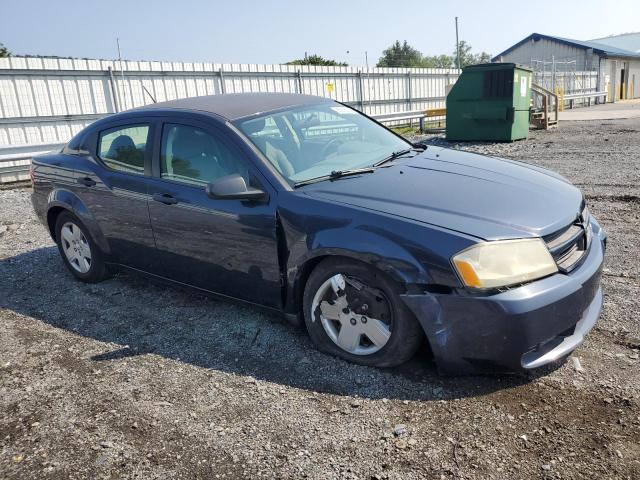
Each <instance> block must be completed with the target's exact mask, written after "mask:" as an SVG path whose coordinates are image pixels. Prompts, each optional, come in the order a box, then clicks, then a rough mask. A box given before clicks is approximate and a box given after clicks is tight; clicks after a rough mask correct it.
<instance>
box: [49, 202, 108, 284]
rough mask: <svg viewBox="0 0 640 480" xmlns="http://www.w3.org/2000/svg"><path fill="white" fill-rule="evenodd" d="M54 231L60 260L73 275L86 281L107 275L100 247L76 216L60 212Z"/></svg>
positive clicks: (89, 281) (98, 280) (96, 279)
mask: <svg viewBox="0 0 640 480" xmlns="http://www.w3.org/2000/svg"><path fill="white" fill-rule="evenodd" d="M55 233H56V243H57V244H58V251H59V252H60V256H61V257H62V261H63V262H64V264H65V265H66V266H67V268H68V269H69V271H70V272H71V273H72V274H73V276H74V277H76V278H77V279H78V280H81V281H83V282H86V283H97V282H101V281H102V280H104V279H106V278H108V277H109V272H108V270H107V266H106V264H105V263H104V258H103V255H102V252H101V251H100V248H99V247H98V245H96V242H95V241H94V240H93V237H91V235H90V234H89V230H87V227H85V226H84V224H83V223H82V222H81V221H80V219H79V218H78V217H76V216H75V215H73V214H72V213H71V212H62V213H61V214H60V215H58V218H57V219H56V227H55Z"/></svg>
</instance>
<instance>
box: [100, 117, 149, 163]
mask: <svg viewBox="0 0 640 480" xmlns="http://www.w3.org/2000/svg"><path fill="white" fill-rule="evenodd" d="M148 137H149V125H127V126H126V127H116V128H112V129H110V130H105V131H103V132H100V138H99V140H98V156H99V157H100V159H101V160H102V161H103V162H104V163H105V165H107V167H109V168H111V169H113V170H118V171H121V172H127V173H137V174H140V175H142V174H144V157H145V150H146V148H147V140H148Z"/></svg>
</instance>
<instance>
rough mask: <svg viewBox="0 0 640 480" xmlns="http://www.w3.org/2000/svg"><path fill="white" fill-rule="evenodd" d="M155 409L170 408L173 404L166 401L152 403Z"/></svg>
mask: <svg viewBox="0 0 640 480" xmlns="http://www.w3.org/2000/svg"><path fill="white" fill-rule="evenodd" d="M153 404H154V405H155V406H156V407H170V406H171V405H173V403H171V402H166V401H164V400H163V401H161V402H154V403H153Z"/></svg>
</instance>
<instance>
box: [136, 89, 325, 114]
mask: <svg viewBox="0 0 640 480" xmlns="http://www.w3.org/2000/svg"><path fill="white" fill-rule="evenodd" d="M331 102H333V100H331V99H328V98H323V97H316V96H313V95H301V94H297V93H229V94H222V95H207V96H203V97H190V98H182V99H179V100H171V101H168V102H159V103H152V104H150V105H146V106H144V107H139V108H136V109H134V110H135V111H145V110H155V109H163V110H164V109H178V110H195V111H201V112H209V113H214V114H216V115H219V116H221V117H224V118H226V119H227V120H237V119H239V118H243V117H249V116H251V115H255V114H258V113H266V112H270V111H273V110H280V109H282V108H287V107H298V106H304V105H317V104H318V103H331Z"/></svg>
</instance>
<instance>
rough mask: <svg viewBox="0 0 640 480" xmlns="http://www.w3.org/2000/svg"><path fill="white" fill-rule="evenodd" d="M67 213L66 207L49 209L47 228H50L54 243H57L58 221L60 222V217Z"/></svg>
mask: <svg viewBox="0 0 640 480" xmlns="http://www.w3.org/2000/svg"><path fill="white" fill-rule="evenodd" d="M65 211H67V209H66V208H64V207H53V208H51V209H49V211H48V212H47V226H48V227H49V233H50V234H51V238H53V240H54V241H57V239H56V221H57V220H58V216H59V215H60V214H61V213H62V212H65Z"/></svg>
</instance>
